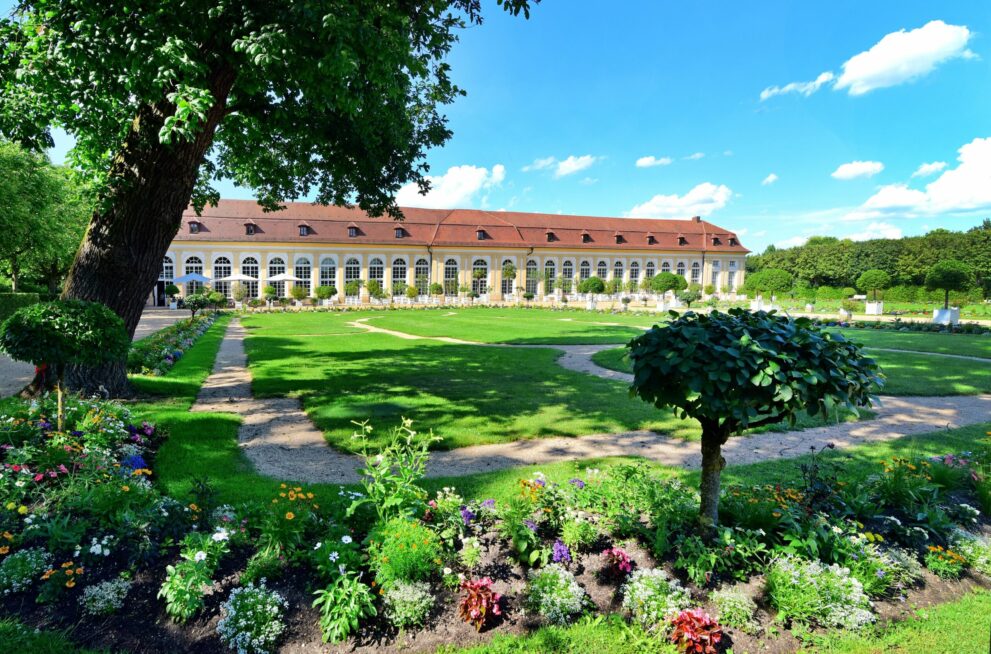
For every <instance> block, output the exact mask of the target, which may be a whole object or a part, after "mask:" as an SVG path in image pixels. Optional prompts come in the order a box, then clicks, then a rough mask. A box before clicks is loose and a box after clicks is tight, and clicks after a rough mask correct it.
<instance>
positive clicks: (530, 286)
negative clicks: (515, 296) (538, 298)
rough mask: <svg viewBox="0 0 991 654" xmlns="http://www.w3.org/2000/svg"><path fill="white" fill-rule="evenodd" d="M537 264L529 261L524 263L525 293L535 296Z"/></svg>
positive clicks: (531, 260)
mask: <svg viewBox="0 0 991 654" xmlns="http://www.w3.org/2000/svg"><path fill="white" fill-rule="evenodd" d="M537 270H538V268H537V262H536V261H534V260H533V259H530V260H529V261H527V262H526V292H527V293H533V294H534V295H536V294H537Z"/></svg>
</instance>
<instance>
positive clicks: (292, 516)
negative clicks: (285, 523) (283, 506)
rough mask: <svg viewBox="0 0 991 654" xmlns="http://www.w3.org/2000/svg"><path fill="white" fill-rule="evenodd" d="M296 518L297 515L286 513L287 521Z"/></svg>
mask: <svg viewBox="0 0 991 654" xmlns="http://www.w3.org/2000/svg"><path fill="white" fill-rule="evenodd" d="M295 517H296V514H295V513H293V512H292V511H288V512H286V520H292V519H293V518H295Z"/></svg>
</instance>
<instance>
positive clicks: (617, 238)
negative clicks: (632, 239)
mask: <svg viewBox="0 0 991 654" xmlns="http://www.w3.org/2000/svg"><path fill="white" fill-rule="evenodd" d="M613 236H615V237H616V243H622V242H623V235H622V234H620V233H619V232H616V233H615V234H613Z"/></svg>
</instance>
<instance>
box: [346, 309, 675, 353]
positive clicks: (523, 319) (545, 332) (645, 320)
mask: <svg viewBox="0 0 991 654" xmlns="http://www.w3.org/2000/svg"><path fill="white" fill-rule="evenodd" d="M452 314H453V315H452ZM346 315H348V316H349V317H350V319H351V320H355V319H358V318H369V322H370V324H373V325H375V326H377V327H383V328H385V329H392V330H395V331H400V332H405V333H408V334H416V335H417V336H450V337H453V338H459V339H463V340H466V341H478V342H481V343H517V344H527V343H531V344H546V343H561V344H588V343H626V342H628V341H629V340H630V339H631V338H633V337H634V336H637V335H639V334H641V333H643V331H644V328H649V327H650V326H651V325H653V324H654V323H655V322H657V321H658V320H659V319H660V318H661V317H666V316H661V315H658V314H642V315H638V314H635V313H632V312H630V313H618V314H608V313H595V312H590V311H576V310H567V311H565V310H552V309H523V308H520V309H515V308H506V309H502V308H499V309H495V308H492V309H488V308H477V309H472V308H465V309H461V308H442V309H435V310H430V311H361V312H355V313H348V314H346Z"/></svg>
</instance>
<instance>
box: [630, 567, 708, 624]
mask: <svg viewBox="0 0 991 654" xmlns="http://www.w3.org/2000/svg"><path fill="white" fill-rule="evenodd" d="M690 604H691V597H689V595H688V592H687V591H686V590H685V589H684V588H682V587H681V584H679V583H678V581H677V580H676V579H672V578H671V577H669V576H668V574H667V573H666V572H664V571H663V570H661V569H660V568H654V569H650V570H634V572H633V574H631V575H630V579H629V581H627V582H626V584H625V585H624V586H623V608H624V609H625V610H627V611H628V612H629V613H630V617H631V618H632V619H633V621H634V622H636V623H637V624H639V625H640V626H641V627H643V628H644V629H651V630H653V629H657V628H659V627H662V626H663V625H664V624H665V623H666V622H667V621H668V620H670V619H671V617H673V616H674V615H676V614H677V613H678V612H679V611H681V610H683V609H686V608H688V606H689V605H690Z"/></svg>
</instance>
